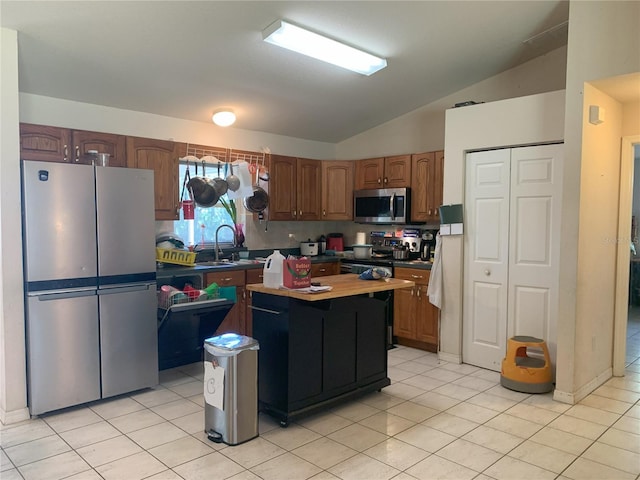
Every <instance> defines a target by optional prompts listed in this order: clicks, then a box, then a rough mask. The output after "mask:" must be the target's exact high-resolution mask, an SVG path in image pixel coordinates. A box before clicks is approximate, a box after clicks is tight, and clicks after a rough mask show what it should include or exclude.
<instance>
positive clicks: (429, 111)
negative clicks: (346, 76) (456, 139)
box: [336, 47, 567, 160]
mask: <svg viewBox="0 0 640 480" xmlns="http://www.w3.org/2000/svg"><path fill="white" fill-rule="evenodd" d="M566 55H567V48H566V47H562V48H558V49H557V50H554V51H552V52H550V53H548V54H547V55H543V56H541V57H538V58H535V59H533V60H531V61H529V62H527V63H525V64H523V65H520V66H519V67H516V68H513V69H511V70H507V71H506V72H503V73H501V74H499V75H496V76H494V77H491V78H488V79H487V80H484V81H482V82H479V83H476V84H474V85H472V86H470V87H468V88H465V89H463V90H460V91H459V92H456V93H454V94H452V95H449V96H447V97H444V98H441V99H440V100H438V101H436V102H433V103H430V104H428V105H425V106H424V107H421V108H419V109H417V110H414V111H413V112H410V113H407V114H406V115H403V116H401V117H398V118H396V119H393V120H391V121H390V122H387V123H385V124H382V125H380V126H378V127H375V128H372V129H371V130H367V131H366V132H364V133H361V134H360V135H356V136H354V137H352V138H349V139H347V140H345V141H343V142H341V143H339V144H338V145H337V148H336V155H337V158H340V159H343V160H350V159H358V158H369V157H379V156H388V155H396V154H398V155H399V154H405V153H420V152H431V151H435V150H442V149H443V148H444V137H445V111H446V110H447V109H449V108H451V107H453V105H455V104H456V103H458V102H464V101H467V100H473V101H476V102H492V101H496V100H503V99H506V98H515V97H523V96H526V95H533V94H536V93H542V92H552V91H555V90H562V89H564V87H565V73H566Z"/></svg>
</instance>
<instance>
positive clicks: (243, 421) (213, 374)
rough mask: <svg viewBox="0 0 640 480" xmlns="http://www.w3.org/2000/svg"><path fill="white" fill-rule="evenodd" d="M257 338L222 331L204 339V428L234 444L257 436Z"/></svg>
mask: <svg viewBox="0 0 640 480" xmlns="http://www.w3.org/2000/svg"><path fill="white" fill-rule="evenodd" d="M258 349H259V344H258V341H257V340H256V339H254V338H251V337H246V336H244V335H238V334H235V333H225V334H224V335H218V336H216V337H211V338H207V339H206V340H205V341H204V350H205V353H204V355H205V358H204V362H205V374H204V397H205V405H204V430H205V433H206V434H207V436H208V437H209V440H212V441H214V442H224V443H226V444H227V445H237V444H239V443H243V442H246V441H248V440H251V439H252V438H255V437H257V436H258Z"/></svg>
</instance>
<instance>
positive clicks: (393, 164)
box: [356, 155, 411, 190]
mask: <svg viewBox="0 0 640 480" xmlns="http://www.w3.org/2000/svg"><path fill="white" fill-rule="evenodd" d="M410 185H411V155H396V156H393V157H384V158H369V159H366V160H357V161H356V190H369V189H374V188H404V187H409V186H410Z"/></svg>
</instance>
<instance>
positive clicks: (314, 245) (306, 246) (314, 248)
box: [300, 240, 318, 257]
mask: <svg viewBox="0 0 640 480" xmlns="http://www.w3.org/2000/svg"><path fill="white" fill-rule="evenodd" d="M300 255H302V256H304V257H315V256H316V255H318V242H312V241H311V240H309V241H307V242H302V243H300Z"/></svg>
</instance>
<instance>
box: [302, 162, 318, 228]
mask: <svg viewBox="0 0 640 480" xmlns="http://www.w3.org/2000/svg"><path fill="white" fill-rule="evenodd" d="M321 165H322V161H320V160H310V159H307V158H299V159H298V162H297V170H298V171H297V201H296V203H297V206H298V214H297V216H296V218H297V219H298V220H321V219H322V212H321V209H322V166H321Z"/></svg>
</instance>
